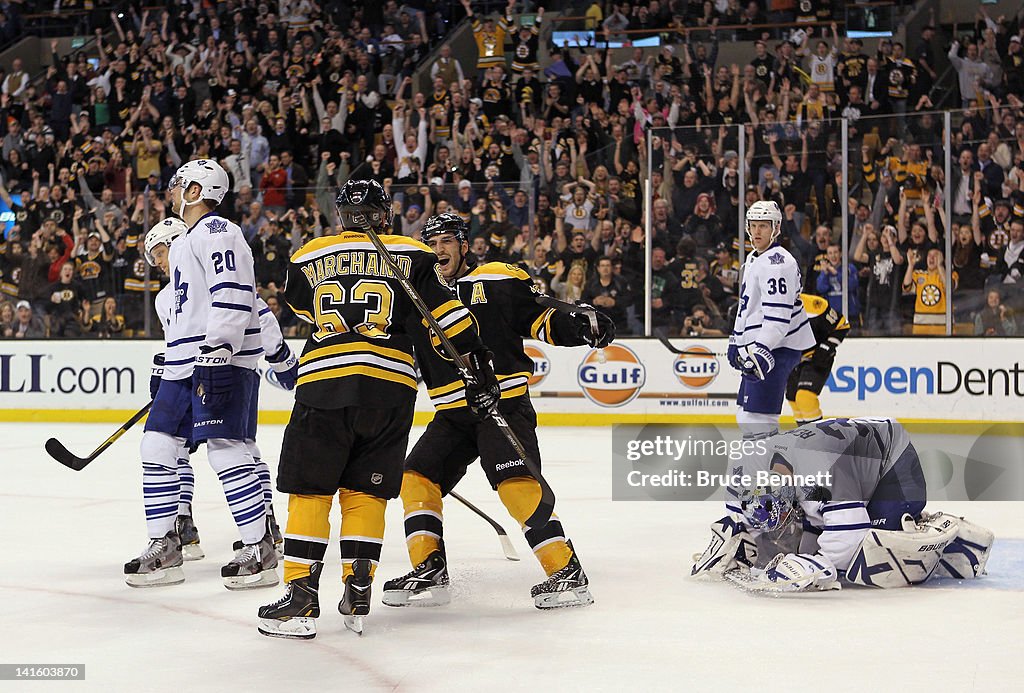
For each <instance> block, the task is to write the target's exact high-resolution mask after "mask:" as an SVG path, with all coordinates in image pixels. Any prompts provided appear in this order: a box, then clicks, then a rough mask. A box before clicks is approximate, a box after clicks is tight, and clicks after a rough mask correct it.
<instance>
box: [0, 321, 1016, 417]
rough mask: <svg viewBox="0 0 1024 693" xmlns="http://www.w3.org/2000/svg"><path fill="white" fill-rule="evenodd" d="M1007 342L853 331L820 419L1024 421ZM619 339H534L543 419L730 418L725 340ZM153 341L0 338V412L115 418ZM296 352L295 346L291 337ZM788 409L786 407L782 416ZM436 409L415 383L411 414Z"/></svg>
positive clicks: (1012, 343) (271, 413) (275, 389)
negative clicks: (591, 344) (583, 343)
mask: <svg viewBox="0 0 1024 693" xmlns="http://www.w3.org/2000/svg"><path fill="white" fill-rule="evenodd" d="M1022 344H1024V342H1021V341H1020V340H1013V339H993V338H986V339H963V338H960V339H944V338H936V339H921V338H917V339H887V340H881V339H861V340H857V339H852V340H848V341H847V342H846V343H844V344H843V345H842V346H841V347H840V349H839V353H838V357H837V360H836V366H835V368H833V371H832V376H831V378H830V379H829V381H828V384H827V385H826V386H825V389H824V391H823V392H822V395H821V401H822V409H823V410H824V411H825V413H826V415H836V416H865V415H889V416H896V417H898V418H899V419H901V420H903V421H905V422H908V423H918V424H939V425H941V424H945V423H950V422H953V423H990V422H1007V421H1011V422H1019V421H1022V420H1024V399H1022V397H1024V370H1022V368H1021V365H1020V362H1021V354H1022V350H1021V346H1022ZM674 346H676V347H677V348H680V349H687V350H693V351H694V352H698V353H694V354H693V355H688V356H676V355H674V354H672V353H670V352H669V351H668V350H667V349H666V348H665V347H664V346H663V345H662V344H661V343H659V342H658V341H656V340H643V339H623V340H621V341H617V342H616V343H615V344H614V345H612V346H611V347H609V348H607V349H604V350H601V351H592V350H589V349H587V348H585V347H578V348H572V349H565V348H554V347H550V346H547V345H543V344H539V343H535V342H534V343H529V347H530V348H529V352H530V354H531V355H532V356H533V358H534V361H535V364H536V365H535V373H534V376H533V378H532V379H531V391H532V394H533V402H534V406H535V407H536V409H537V411H538V414H539V417H540V421H541V423H542V424H547V425H574V426H578V425H608V424H612V423H627V422H628V423H645V422H687V421H690V422H694V423H698V422H699V423H721V424H725V423H731V422H732V421H733V420H734V408H735V405H736V400H735V393H736V390H737V388H738V386H739V382H740V376H739V374H738V373H737V372H736V371H734V370H733V369H732V368H730V367H729V366H728V364H727V363H726V360H725V357H724V352H725V349H726V343H725V340H724V339H715V340H682V339H679V340H675V341H674ZM157 348H158V345H157V343H156V342H105V343H102V344H101V343H95V342H93V343H89V342H81V341H73V342H72V341H31V342H6V343H5V344H4V345H3V346H0V420H4V421H69V422H70V421H109V422H120V421H123V420H124V419H126V418H127V417H128V416H129V415H130V414H131V413H132V412H134V411H136V410H138V409H139V408H140V407H141V406H142V405H143V404H145V402H146V399H147V397H148V390H149V368H150V361H151V357H152V354H153V352H154V351H156V350H157ZM292 348H293V349H294V350H296V352H298V351H299V350H301V348H302V343H301V342H298V341H293V342H292ZM261 372H262V375H263V378H262V389H261V393H260V405H261V406H260V412H261V413H260V420H261V422H264V423H285V422H286V421H287V419H288V413H289V411H290V409H291V405H292V394H291V393H290V392H287V391H286V390H284V389H282V388H281V387H280V386H279V385H278V384H277V383H276V381H275V380H274V374H273V372H271V371H269V370H267V369H265V368H261ZM783 413H784V414H788V413H789V412H788V411H785V412H783ZM431 416H432V410H431V407H430V403H429V401H428V399H427V397H426V392H425V389H424V388H423V387H422V386H421V391H420V396H419V400H418V403H417V422H418V423H424V422H426V421H427V420H429V418H430V417H431Z"/></svg>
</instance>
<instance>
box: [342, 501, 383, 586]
mask: <svg viewBox="0 0 1024 693" xmlns="http://www.w3.org/2000/svg"><path fill="white" fill-rule="evenodd" d="M338 500H339V501H341V579H342V580H343V581H344V579H345V578H347V577H348V576H349V575H351V574H352V561H354V560H356V559H357V558H368V559H370V576H371V577H373V574H374V572H376V570H377V562H378V561H380V550H381V547H382V546H383V544H384V509H385V508H386V507H387V505H388V502H387V500H385V499H384V498H378V497H377V496H371V495H370V494H368V493H362V492H360V491H350V490H349V489H346V488H343V489H339V490H338Z"/></svg>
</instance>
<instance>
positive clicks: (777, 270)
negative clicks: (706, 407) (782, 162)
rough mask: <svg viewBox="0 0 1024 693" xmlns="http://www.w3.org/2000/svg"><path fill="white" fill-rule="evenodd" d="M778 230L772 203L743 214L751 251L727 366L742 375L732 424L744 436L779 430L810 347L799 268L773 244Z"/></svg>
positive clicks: (779, 219)
mask: <svg viewBox="0 0 1024 693" xmlns="http://www.w3.org/2000/svg"><path fill="white" fill-rule="evenodd" d="M781 229H782V213H781V212H780V211H779V206H778V205H777V204H776V203H775V202H765V201H758V202H755V203H754V204H752V205H751V206H750V208H749V209H748V210H747V215H746V231H747V235H748V236H749V237H750V241H751V243H752V244H753V246H754V250H753V252H751V253H750V254H749V255H748V256H747V259H746V262H745V263H744V265H743V279H742V282H741V284H740V303H739V310H738V311H737V313H736V322H735V324H734V325H733V330H732V335H731V336H730V337H729V351H728V358H729V364H730V365H732V367H733V368H735V369H737V370H739V371H740V372H741V373H742V374H743V380H742V382H741V383H740V389H739V393H738V394H737V396H736V404H737V406H738V410H737V413H736V422H737V424H739V426H740V429H741V430H742V431H743V434H744V435H745V436H747V437H754V436H764V435H770V434H771V433H773V432H775V431H776V430H778V426H779V414H781V413H782V402H783V399H784V396H785V392H786V380H787V378H788V377H789V373H790V371H792V370H793V368H794V367H795V366H796V365H797V364H798V363H799V362H800V356H801V354H802V353H803V352H804V351H805V350H807V349H810V348H811V347H812V346H814V344H815V340H814V334H813V332H812V331H811V326H810V324H809V323H808V320H807V316H806V314H805V313H804V307H803V303H802V301H801V300H800V288H801V285H802V284H803V281H802V277H801V276H800V267H799V266H798V265H797V262H796V260H795V259H793V256H792V255H790V253H789V251H787V250H786V249H785V248H782V247H781V246H779V245H778V243H777V239H778V237H779V233H780V231H781Z"/></svg>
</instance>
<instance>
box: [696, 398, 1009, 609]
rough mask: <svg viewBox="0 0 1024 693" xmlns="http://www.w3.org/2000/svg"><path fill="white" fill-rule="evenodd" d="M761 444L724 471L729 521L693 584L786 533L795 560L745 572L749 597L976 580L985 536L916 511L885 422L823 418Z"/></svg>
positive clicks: (912, 484) (899, 432)
mask: <svg viewBox="0 0 1024 693" xmlns="http://www.w3.org/2000/svg"><path fill="white" fill-rule="evenodd" d="M764 442H765V446H766V451H767V454H766V455H764V456H760V457H757V458H753V459H751V460H749V461H745V462H744V463H742V464H740V465H734V466H733V467H732V468H731V469H730V474H731V476H732V479H733V481H734V482H735V483H734V484H733V485H731V486H730V487H729V488H728V489H727V499H726V509H727V510H728V511H729V513H730V514H729V515H728V516H727V517H724V518H722V519H721V520H719V521H718V522H716V523H715V524H714V525H712V535H713V538H712V542H711V544H710V545H709V546H708V549H707V550H706V551H705V552H704V554H703V555H701V556H700V558H698V559H697V561H696V564H695V565H694V566H693V569H692V574H693V575H701V574H705V573H721V572H726V571H733V570H738V571H740V572H741V573H744V572H745V571H746V569H747V568H751V567H754V566H755V565H757V547H758V541H757V540H758V539H759V538H761V539H765V538H770V537H772V536H776V537H777V536H779V535H780V533H782V532H783V531H784V530H786V528H787V527H788V526H792V525H794V524H795V525H796V526H797V527H802V530H803V532H802V535H801V537H800V545H799V549H798V551H797V552H794V553H779V554H777V555H776V556H775V557H774V558H773V559H772V560H770V561H768V563H767V564H766V565H765V566H764V567H763V569H761V570H756V571H754V572H753V573H750V574H748V575H747V577H748V578H750V577H751V576H753V577H754V579H753V580H752V581H751V582H750V583H749V584H751V585H752V586H753V587H754V588H755V589H765V590H771V591H776V590H781V591H804V590H829V589H835V588H837V587H838V586H840V585H841V582H840V581H841V580H844V581H845V582H848V583H852V584H859V585H865V586H872V587H903V586H906V585H912V584H919V583H921V582H924V581H925V580H927V579H928V578H930V577H932V576H933V575H938V576H947V577H953V578H957V579H964V578H973V577H977V576H979V575H981V574H983V573H984V570H985V563H986V562H987V560H988V556H989V552H990V550H991V546H992V542H993V539H994V537H993V535H992V533H991V532H990V531H989V530H987V529H984V528H982V527H979V526H977V525H975V524H973V523H971V522H968V521H967V520H964V519H963V518H957V517H954V516H951V515H948V514H945V513H934V514H930V513H926V512H924V508H925V502H926V497H927V488H926V484H925V477H924V473H923V471H922V469H921V462H920V459H919V458H918V454H917V451H916V450H915V449H914V446H913V444H912V443H911V441H910V437H909V436H908V435H907V432H906V431H905V430H904V429H903V427H902V426H901V425H900V424H899V423H898V422H897V421H895V420H894V419H889V418H856V419H830V420H825V421H819V422H815V423H809V424H805V425H803V426H800V427H799V428H796V429H793V430H791V431H787V432H786V433H783V434H779V435H775V436H772V437H771V438H769V439H767V440H766V441H764ZM744 477H745V478H744ZM759 535H761V536H760V537H759ZM762 543H763V542H762Z"/></svg>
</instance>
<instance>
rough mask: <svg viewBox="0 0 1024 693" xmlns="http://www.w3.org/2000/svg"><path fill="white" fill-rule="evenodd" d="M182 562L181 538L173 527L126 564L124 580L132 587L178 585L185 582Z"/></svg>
mask: <svg viewBox="0 0 1024 693" xmlns="http://www.w3.org/2000/svg"><path fill="white" fill-rule="evenodd" d="M181 564H182V556H181V539H179V538H178V535H177V533H175V531H174V530H173V529H172V530H171V531H170V532H168V533H167V534H165V535H164V536H162V537H160V538H159V539H153V540H151V541H150V542H149V546H148V547H147V548H146V550H145V551H143V552H142V555H141V556H139V557H138V558H134V559H132V560H131V561H129V562H128V563H125V564H124V581H125V582H127V583H128V584H129V585H130V586H131V587H157V586H162V585H177V584H180V583H182V582H185V573H184V571H182V569H181Z"/></svg>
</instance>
